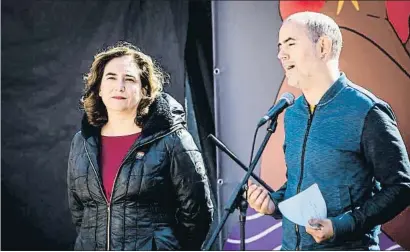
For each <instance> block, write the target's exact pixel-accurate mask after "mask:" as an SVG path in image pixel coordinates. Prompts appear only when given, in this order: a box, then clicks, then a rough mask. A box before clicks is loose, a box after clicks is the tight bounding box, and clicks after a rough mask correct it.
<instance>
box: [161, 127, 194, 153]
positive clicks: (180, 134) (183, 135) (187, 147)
mask: <svg viewBox="0 0 410 252" xmlns="http://www.w3.org/2000/svg"><path fill="white" fill-rule="evenodd" d="M166 138H167V140H168V141H170V142H171V144H172V146H173V150H174V151H176V152H180V151H197V150H198V147H197V145H196V144H195V142H194V139H193V137H192V135H191V133H189V131H188V130H187V129H186V128H185V127H179V128H178V129H176V130H175V131H173V132H172V133H171V134H169V135H168V136H166Z"/></svg>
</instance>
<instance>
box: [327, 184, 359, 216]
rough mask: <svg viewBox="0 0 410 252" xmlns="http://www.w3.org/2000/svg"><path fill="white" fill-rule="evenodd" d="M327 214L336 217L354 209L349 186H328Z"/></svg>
mask: <svg viewBox="0 0 410 252" xmlns="http://www.w3.org/2000/svg"><path fill="white" fill-rule="evenodd" d="M325 194H326V196H325V195H324V197H325V201H326V206H327V216H328V217H336V216H338V215H339V214H342V213H344V212H346V211H349V210H351V209H352V201H351V195H350V190H349V186H347V185H339V186H335V187H328V188H326V193H325Z"/></svg>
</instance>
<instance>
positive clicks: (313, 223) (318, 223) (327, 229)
mask: <svg viewBox="0 0 410 252" xmlns="http://www.w3.org/2000/svg"><path fill="white" fill-rule="evenodd" d="M306 232H307V233H308V234H310V235H311V236H312V237H313V239H315V241H316V242H317V243H321V242H323V241H326V240H328V239H330V238H332V237H333V235H334V233H333V225H332V221H331V220H329V219H322V220H319V219H311V220H309V224H308V225H306Z"/></svg>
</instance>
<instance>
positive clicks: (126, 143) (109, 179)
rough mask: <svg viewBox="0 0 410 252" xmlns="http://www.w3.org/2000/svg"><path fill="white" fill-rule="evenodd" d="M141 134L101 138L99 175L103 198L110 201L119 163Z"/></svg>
mask: <svg viewBox="0 0 410 252" xmlns="http://www.w3.org/2000/svg"><path fill="white" fill-rule="evenodd" d="M140 135H141V133H135V134H132V135H127V136H101V160H100V161H101V162H100V163H101V174H102V183H103V186H104V192H105V196H107V199H108V201H110V200H111V191H112V189H113V186H114V179H115V176H116V175H117V172H118V170H119V168H120V165H121V162H122V161H123V159H124V158H125V155H127V152H128V151H129V149H130V148H131V146H132V144H133V143H134V142H135V140H137V138H138V137H139V136H140Z"/></svg>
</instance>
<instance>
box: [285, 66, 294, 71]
mask: <svg viewBox="0 0 410 252" xmlns="http://www.w3.org/2000/svg"><path fill="white" fill-rule="evenodd" d="M294 67H295V65H289V66H287V67H286V70H291V69H293V68H294Z"/></svg>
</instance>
